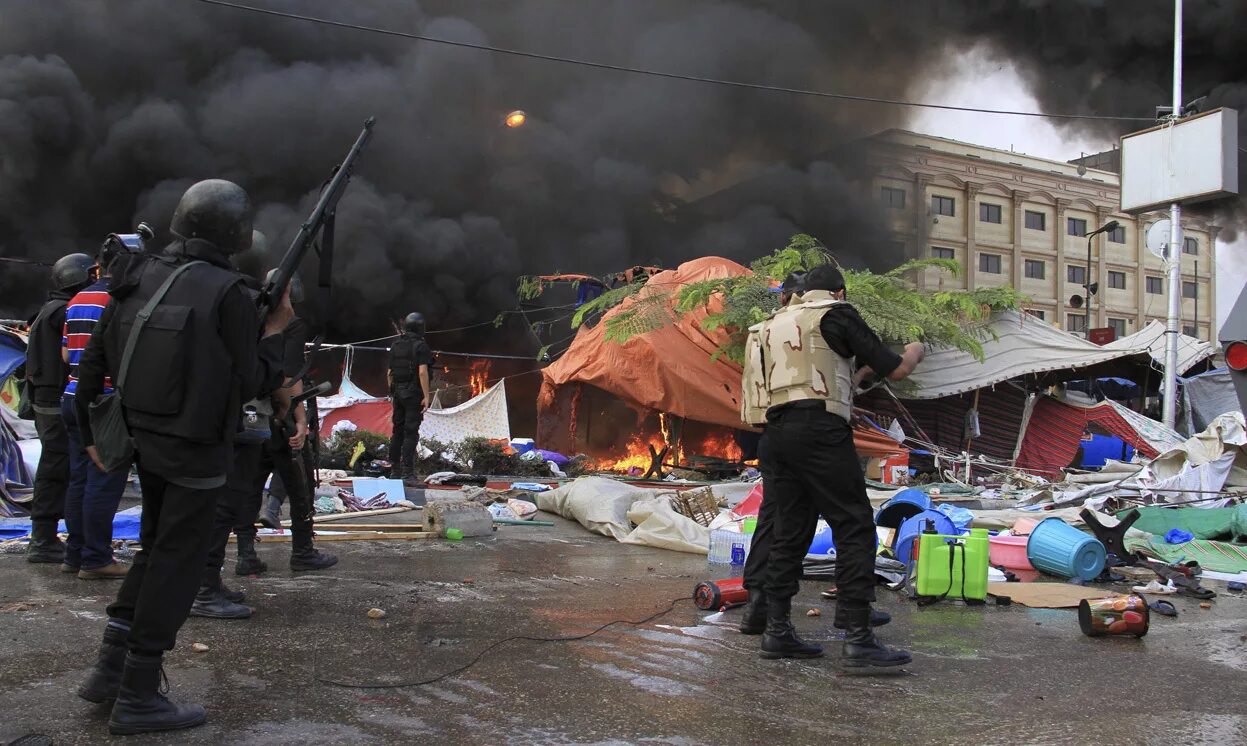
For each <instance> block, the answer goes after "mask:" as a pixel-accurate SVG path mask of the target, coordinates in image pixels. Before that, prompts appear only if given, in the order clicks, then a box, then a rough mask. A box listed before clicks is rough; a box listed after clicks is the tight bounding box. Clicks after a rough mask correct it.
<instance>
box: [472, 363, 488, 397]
mask: <svg viewBox="0 0 1247 746" xmlns="http://www.w3.org/2000/svg"><path fill="white" fill-rule="evenodd" d="M489 368H490V365H489V361H488V360H473V361H472V364H471V365H470V366H469V368H468V385H469V386H471V387H472V396H473V397H477V396H480V395H481V394H483V393H485V392H486V391H488V390H489Z"/></svg>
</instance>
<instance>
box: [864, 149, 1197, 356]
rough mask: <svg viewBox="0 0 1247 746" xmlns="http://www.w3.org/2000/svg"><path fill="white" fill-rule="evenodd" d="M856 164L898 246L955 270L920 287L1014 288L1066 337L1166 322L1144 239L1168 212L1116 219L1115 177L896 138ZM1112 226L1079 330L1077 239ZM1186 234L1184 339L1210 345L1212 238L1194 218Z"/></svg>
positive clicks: (1083, 265) (1160, 285) (1096, 257)
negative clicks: (953, 265)
mask: <svg viewBox="0 0 1247 746" xmlns="http://www.w3.org/2000/svg"><path fill="white" fill-rule="evenodd" d="M857 158H858V159H859V160H858V163H859V164H860V163H861V162H862V160H860V159H864V162H865V164H866V166H865V167H866V174H865V177H866V178H865V181H866V182H867V183H868V184H869V186H870V189H871V190H872V193H873V194H874V196H875V198H876V199H877V200H878V201H879V203H880V204H881V207H882V208H883V209H884V212H885V214H886V215H887V216H888V222H889V224H890V228H891V231H892V233H893V237H894V240H895V241H896V242H897V243H898V247H897V248H901V247H902V246H903V251H904V255H905V256H908V257H939V258H946V259H952V260H954V261H956V262H957V263H958V264H959V265H960V266H961V269H962V272H961V274H960V276H958V277H956V278H952V277H949V276H948V275H947V274H944V273H936V272H928V273H927V274H926V275H925V276H924V277H920V278H919V282H921V283H923V284H924V285H926V286H927V287H932V286H934V285H943V286H944V287H949V288H966V287H991V286H996V285H1012V286H1014V287H1016V288H1018V289H1019V290H1021V291H1022V292H1023V293H1024V294H1025V295H1027V296H1029V298H1030V302H1029V303H1028V304H1027V309H1028V310H1029V311H1030V312H1031V313H1032V314H1034V315H1035V316H1037V317H1039V318H1042V319H1044V320H1046V321H1048V322H1050V323H1052V324H1054V325H1056V326H1058V327H1060V328H1062V329H1065V330H1067V331H1071V332H1080V333H1081V332H1085V330H1086V329H1087V328H1088V326H1090V327H1092V328H1096V327H1113V328H1114V329H1115V330H1116V331H1117V334H1118V336H1122V335H1126V334H1131V333H1134V332H1136V331H1138V330H1139V329H1141V328H1142V327H1143V326H1144V325H1146V324H1147V323H1148V321H1149V320H1151V319H1160V320H1162V321H1163V320H1164V319H1165V317H1166V314H1167V311H1168V305H1167V300H1166V298H1167V295H1166V294H1167V292H1168V288H1167V287H1166V285H1167V282H1168V279H1167V277H1166V274H1165V272H1164V267H1163V262H1162V261H1161V260H1160V259H1159V258H1157V257H1156V256H1154V255H1153V254H1152V253H1151V252H1149V251H1148V250H1147V248H1146V245H1145V231H1146V229H1147V227H1148V226H1149V225H1151V224H1152V223H1153V222H1155V221H1156V220H1158V219H1159V218H1161V217H1166V216H1167V213H1165V214H1161V213H1151V214H1144V215H1139V216H1134V215H1128V214H1125V213H1122V212H1121V211H1120V199H1119V197H1120V195H1119V190H1120V180H1119V177H1118V175H1117V174H1116V173H1114V172H1112V171H1107V170H1100V169H1097V168H1093V167H1090V166H1089V165H1088V163H1089V162H1088V161H1086V160H1084V161H1082V162H1078V163H1065V162H1061V161H1051V160H1047V159H1044V158H1036V157H1034V156H1028V155H1023V154H1021V153H1014V152H1010V151H1006V150H996V149H993V148H985V147H981V146H978V145H972V144H969V143H964V142H957V141H956V140H947V139H944V138H939V137H931V136H929V135H922V134H918V133H915V132H908V131H904V130H888V131H885V132H882V133H880V134H878V135H875V136H873V137H871V138H868V139H867V140H866V141H865V142H864V148H862V149H859V150H858V155H857ZM1112 162H1113V161H1112V158H1111V157H1108V158H1101V160H1100V161H1091V162H1090V164H1091V165H1107V166H1108V167H1111V164H1112ZM1110 220H1116V221H1117V222H1118V223H1119V227H1118V228H1117V229H1116V230H1114V231H1112V232H1108V233H1101V234H1099V235H1097V236H1094V237H1093V238H1092V239H1091V262H1090V281H1091V282H1092V283H1098V284H1099V292H1098V293H1096V294H1095V295H1093V296H1092V299H1091V319H1090V323H1088V316H1087V307H1086V304H1085V303H1079V302H1078V300H1074V296H1080V299H1079V300H1082V298H1081V296H1085V294H1086V290H1085V288H1084V285H1085V284H1087V281H1088V280H1087V278H1088V262H1087V243H1088V240H1087V238H1086V235H1087V233H1089V232H1091V231H1094V230H1095V229H1096V228H1099V227H1100V226H1102V225H1104V224H1105V223H1107V222H1109V221H1110ZM1183 229H1184V231H1185V241H1184V245H1183V248H1182V326H1183V330H1184V332H1185V333H1187V334H1189V335H1191V336H1197V337H1199V338H1200V339H1205V340H1214V339H1215V333H1216V329H1215V323H1214V318H1213V314H1214V313H1215V310H1216V307H1217V303H1216V282H1215V275H1216V261H1215V251H1216V238H1217V231H1218V228H1217V226H1215V225H1213V224H1211V223H1209V222H1208V221H1207V220H1206V219H1203V218H1199V217H1195V218H1190V219H1185V218H1184V220H1183Z"/></svg>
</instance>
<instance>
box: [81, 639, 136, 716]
mask: <svg viewBox="0 0 1247 746" xmlns="http://www.w3.org/2000/svg"><path fill="white" fill-rule="evenodd" d="M129 639H130V623H129V622H127V621H125V620H122V619H109V620H108V626H107V627H105V628H104V641H103V642H102V643H100V652H99V655H98V657H97V658H96V659H95V668H93V669H91V673H89V674H87V680H86V681H84V682H82V686H80V687H78V696H79V697H82V698H83V699H85V700H86V701H88V702H94V703H95V704H97V705H99V704H103V703H105V702H107V701H108V700H110V699H116V698H117V689H118V688H120V687H121V671H122V669H123V668H125V665H126V641H127V640H129Z"/></svg>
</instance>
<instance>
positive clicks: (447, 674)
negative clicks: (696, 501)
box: [316, 596, 692, 689]
mask: <svg viewBox="0 0 1247 746" xmlns="http://www.w3.org/2000/svg"><path fill="white" fill-rule="evenodd" d="M690 600H692V599H691V598H690V597H688V596H681V597H680V598H673V599H672V600H671V602H670V603H669V604H668V605H667V608H665V609H661V610H659V611H656V612H654V613H653V614H650V615H649V616H647V617H645V618H644V619H638V620H636V621H632V620H629V619H616V620H614V621H611V622H607V623H606V624H603V625H602V626H600V627H597V628H596V629H594V630H593V631H591V632H586V633H585V634H583V635H570V636H568V637H533V636H531V635H512V636H511V637H506V638H503V639H501V640H499V641H497V642H495V643H492V644H490V645H487V646H485V647H484V648H483V649H482V650H481V651H480V652H479V653H477V654H476V655H474V656H472V660H470V661H468V662H467V663H465V664H463V665H462V666H459V667H458V668H452V669H451V670H449V671H446V672H444V673H440V674H438V675H436V676H434V677H432V678H428V679H421V680H419V681H405V682H403V683H400V684H358V683H354V682H349V681H336V680H334V679H326V678H324V677H321V676H317V677H316V680H317V681H319V682H320V683H322V684H328V685H330V686H337V687H341V688H343V689H405V688H407V687H413V686H428V685H429V684H435V683H437V682H439V681H442V680H444V679H449V678H450V677H451V676H456V675H458V674H461V673H463V672H464V671H466V670H468V669H469V668H471V667H472V666H475V665H476V664H477V663H479V662H480V660H481V659H482V658H484V657H485V655H486V654H487V653H489V652H490V651H491V650H494V649H495V648H499V647H501V646H503V645H505V644H507V643H508V642H516V641H519V640H526V641H528V642H577V641H579V640H587V639H589V638H590V637H593V636H594V635H596V634H597V633H599V632H601V631H603V630H605V629H607V628H608V627H613V626H615V625H616V624H627V625H631V626H633V627H639V626H641V625H642V624H648V623H649V622H652V621H654V620H655V619H657V618H659V617H661V616H665V615H667V614H670V613H671V612H673V611H675V607H676V604H678V603H680V602H681V601H690Z"/></svg>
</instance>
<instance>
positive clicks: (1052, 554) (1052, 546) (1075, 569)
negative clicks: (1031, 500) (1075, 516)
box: [1026, 517, 1105, 580]
mask: <svg viewBox="0 0 1247 746" xmlns="http://www.w3.org/2000/svg"><path fill="white" fill-rule="evenodd" d="M1104 556H1105V552H1104V545H1103V544H1101V543H1100V541H1099V540H1098V539H1096V538H1095V537H1094V536H1091V535H1090V534H1085V533H1083V532H1082V531H1079V530H1078V529H1076V528H1074V527H1073V526H1071V525H1069V524H1068V523H1066V522H1065V521H1063V520H1061V519H1060V518H1056V517H1053V518H1045V519H1044V520H1042V521H1040V522H1039V525H1038V526H1036V527H1035V528H1033V529H1031V537H1030V540H1029V541H1027V542H1026V558H1027V559H1029V560H1030V561H1031V564H1032V565H1034V566H1035V569H1036V570H1040V571H1042V572H1046V573H1048V574H1049V575H1056V576H1058V577H1062V578H1081V579H1083V580H1094V579H1095V578H1097V577H1099V575H1100V573H1101V572H1103V571H1104Z"/></svg>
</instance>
